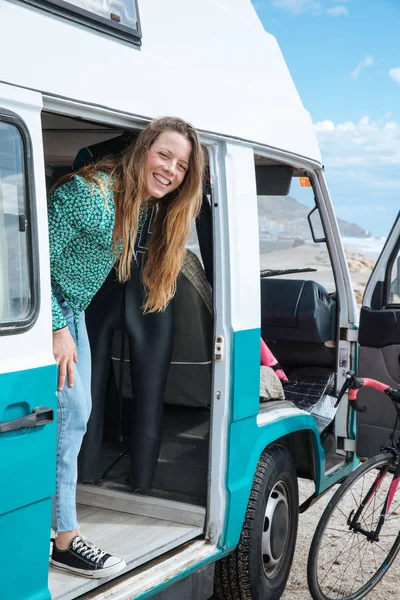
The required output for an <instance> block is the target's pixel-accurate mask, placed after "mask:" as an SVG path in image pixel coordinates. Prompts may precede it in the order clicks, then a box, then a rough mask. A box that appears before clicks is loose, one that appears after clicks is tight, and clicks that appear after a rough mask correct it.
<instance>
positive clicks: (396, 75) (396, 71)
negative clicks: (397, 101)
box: [389, 67, 400, 83]
mask: <svg viewBox="0 0 400 600" xmlns="http://www.w3.org/2000/svg"><path fill="white" fill-rule="evenodd" d="M389 77H391V78H392V79H393V81H396V82H397V83H400V67H394V68H393V69H390V71H389Z"/></svg>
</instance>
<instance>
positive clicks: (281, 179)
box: [256, 165, 293, 196]
mask: <svg viewBox="0 0 400 600" xmlns="http://www.w3.org/2000/svg"><path fill="white" fill-rule="evenodd" d="M292 177H293V169H292V168H291V167H287V166H285V165H256V185H257V196H287V195H288V193H289V192H290V185H291V183H292Z"/></svg>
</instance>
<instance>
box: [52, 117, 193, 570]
mask: <svg viewBox="0 0 400 600" xmlns="http://www.w3.org/2000/svg"><path fill="white" fill-rule="evenodd" d="M202 172H203V154H202V149H201V146H200V142H199V139H198V135H197V133H196V131H195V130H194V129H193V127H192V126H191V125H189V124H188V123H186V122H184V121H182V120H180V119H177V118H170V117H164V118H161V119H157V120H155V121H152V122H151V123H150V124H149V125H148V126H147V127H146V128H145V129H144V130H143V131H142V132H141V134H140V135H139V137H138V139H137V141H136V143H135V144H134V146H133V147H130V148H128V150H127V151H126V152H125V153H124V155H123V156H122V157H120V158H116V159H108V160H103V161H100V162H98V163H97V164H94V165H88V166H86V167H83V168H82V169H80V170H79V171H78V172H77V173H75V174H73V175H69V176H67V177H65V178H63V179H62V180H61V181H60V182H59V183H58V186H57V188H56V189H55V190H54V191H53V192H52V193H51V195H50V197H49V204H48V212H49V236H50V268H51V282H52V312H53V352H54V357H55V360H56V363H57V365H58V414H59V418H58V447H57V486H56V495H55V499H54V510H53V528H54V530H55V531H56V534H57V537H56V539H55V541H54V544H53V552H52V558H51V564H52V565H53V566H55V567H58V568H61V569H64V570H67V571H72V572H74V573H78V574H81V575H85V576H89V577H95V578H101V577H110V576H111V575H115V574H116V573H118V572H119V571H121V570H122V569H124V567H125V563H124V561H123V560H122V559H120V558H118V557H115V556H112V555H110V554H107V553H105V552H103V551H101V550H100V549H99V548H98V547H97V546H96V545H95V544H93V542H90V541H89V540H87V539H86V538H84V537H83V536H82V535H81V533H80V530H79V525H78V522H77V515H76V481H77V457H78V453H79V449H80V447H81V443H82V438H83V435H84V433H85V429H86V424H87V421H88V419H89V415H90V410H91V396H90V379H91V372H90V371H91V359H90V347H89V343H88V338H87V332H86V327H85V319H84V310H85V308H86V307H87V306H88V305H89V303H90V301H91V300H92V298H93V296H94V295H95V294H96V292H97V291H98V289H99V288H100V287H101V285H102V284H103V282H104V281H105V279H106V277H107V275H108V274H109V272H110V270H111V269H112V267H113V266H114V264H115V263H116V262H117V261H118V262H117V267H116V268H117V273H118V279H119V281H121V282H125V281H127V280H128V279H129V278H130V275H131V268H132V264H133V265H135V261H132V258H135V239H136V232H137V230H138V228H139V227H140V226H141V225H142V224H143V222H144V221H145V220H146V215H147V211H148V209H149V208H150V207H154V204H157V215H156V218H155V221H154V224H153V226H152V235H151V239H150V242H149V244H148V252H147V259H146V264H145V266H144V268H143V272H142V281H143V286H144V290H145V302H144V305H143V311H144V312H157V311H162V310H164V309H165V308H166V306H167V305H168V303H169V301H170V300H171V298H172V297H173V295H174V292H175V287H176V279H177V276H178V274H179V271H180V268H181V266H182V262H183V257H184V248H185V242H186V239H187V236H188V234H189V232H190V229H191V227H192V224H193V221H194V219H195V217H196V216H197V214H198V211H199V209H200V204H201V188H202ZM133 268H135V266H133Z"/></svg>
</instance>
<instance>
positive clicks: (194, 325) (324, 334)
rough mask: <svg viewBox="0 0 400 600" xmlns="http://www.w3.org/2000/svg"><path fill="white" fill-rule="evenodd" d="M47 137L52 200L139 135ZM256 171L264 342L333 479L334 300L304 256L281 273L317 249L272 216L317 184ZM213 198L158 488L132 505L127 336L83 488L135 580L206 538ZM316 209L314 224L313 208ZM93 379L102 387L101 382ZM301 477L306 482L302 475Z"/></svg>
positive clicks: (177, 331) (73, 132)
mask: <svg viewBox="0 0 400 600" xmlns="http://www.w3.org/2000/svg"><path fill="white" fill-rule="evenodd" d="M42 127H43V139H44V158H45V170H46V180H47V186H48V189H49V190H50V189H51V188H52V186H53V185H54V184H55V183H56V182H57V181H58V180H59V178H60V177H61V176H63V175H65V174H67V173H70V172H72V171H73V170H75V168H77V166H79V165H81V164H83V162H85V161H87V160H91V159H95V158H99V157H102V156H105V155H107V154H115V153H120V152H121V151H122V150H123V148H124V147H125V146H126V144H127V143H129V142H130V141H131V140H132V136H133V137H134V136H135V135H136V133H135V132H131V131H125V130H122V129H118V128H116V127H110V126H108V125H104V124H99V123H95V122H89V121H84V120H81V119H78V118H70V117H66V116H63V115H59V114H50V113H47V112H44V113H43V114H42ZM124 145H125V146H124ZM255 167H256V174H257V186H258V199H259V220H260V256H261V269H262V271H261V313H262V314H261V328H262V337H263V339H264V340H265V342H266V343H267V344H268V346H269V347H270V349H271V350H272V351H273V353H274V354H275V356H276V357H277V358H278V360H279V362H280V364H281V365H282V368H283V369H284V370H285V372H286V374H287V376H288V379H289V381H288V382H287V383H285V386H284V391H285V397H286V400H285V401H284V402H286V403H293V404H294V405H296V406H298V407H300V408H303V409H304V410H307V411H309V412H311V413H312V414H314V415H315V418H316V419H317V424H318V426H319V429H320V432H321V440H322V443H323V445H324V448H325V451H326V460H327V464H326V470H329V469H331V468H332V467H334V466H335V465H337V464H339V463H340V462H343V460H344V456H343V455H342V454H336V447H335V436H334V411H333V413H332V411H331V412H329V408H330V407H332V396H333V395H334V389H335V374H336V364H337V356H336V354H337V352H336V345H335V340H336V339H337V303H336V295H335V290H334V289H333V288H332V289H330V290H327V289H326V288H325V286H324V285H323V283H320V282H319V280H318V279H317V278H315V277H314V276H315V275H317V272H316V271H315V266H314V265H312V266H310V265H309V264H304V263H302V262H301V257H300V256H299V258H298V260H299V261H300V262H299V263H298V264H294V265H293V267H292V268H291V269H289V268H288V267H287V265H286V266H283V267H282V265H281V264H280V263H279V261H278V260H277V259H276V257H277V256H278V255H279V251H280V250H283V251H285V252H286V251H287V250H288V249H290V248H296V247H297V246H298V247H300V246H302V245H303V246H304V247H306V246H307V245H309V244H310V243H312V244H313V243H314V241H313V240H312V239H311V241H310V240H309V239H308V237H307V236H305V237H304V239H303V240H300V239H299V234H298V232H297V231H296V228H295V227H293V224H291V223H288V228H287V230H285V228H284V227H282V222H280V225H279V226H278V225H277V223H278V221H279V219H278V217H276V215H275V217H276V218H275V221H274V219H272V220H271V219H270V220H268V218H269V217H268V214H269V212H268V211H269V209H270V208H271V206H272V204H271V202H272V203H273V206H272V207H278V208H279V203H280V202H282V201H283V200H284V199H286V198H289V199H290V198H291V196H290V195H289V196H288V194H289V191H290V187H291V185H293V181H294V180H298V179H299V177H307V174H306V173H304V172H299V171H297V170H296V169H294V168H292V167H290V165H282V164H278V163H277V162H276V161H273V160H270V159H266V158H264V157H262V156H258V155H255ZM277 167H278V171H277ZM279 167H280V168H281V171H279ZM282 167H284V172H283V171H282ZM285 178H286V179H285ZM282 181H283V184H282ZM285 181H286V184H285ZM266 182H267V183H266ZM210 194H211V192H210V190H209V189H207V188H206V189H205V190H204V197H203V207H202V211H201V213H200V219H199V220H198V223H197V227H196V228H195V229H194V231H193V232H192V234H191V236H190V238H189V240H188V244H187V248H188V250H189V252H188V253H187V257H188V259H187V264H185V267H184V269H182V273H181V275H180V277H179V280H178V289H177V294H176V297H175V298H174V300H173V310H174V342H173V351H172V359H171V363H170V370H169V375H168V381H167V387H166V392H165V400H164V411H163V419H162V437H161V442H160V452H159V456H158V461H157V465H156V469H155V473H154V477H153V483H152V486H151V488H149V489H147V490H146V491H145V492H139V493H132V488H131V486H130V485H129V462H130V445H129V431H130V427H131V423H130V419H131V412H130V406H131V404H132V402H134V401H135V398H133V395H132V382H131V379H130V372H129V368H127V364H128V363H129V349H128V346H129V345H128V343H127V340H126V334H125V333H124V332H123V331H121V330H119V331H118V330H117V331H115V333H114V336H113V339H112V352H111V356H112V358H111V361H110V365H109V373H108V383H107V391H106V403H105V414H104V430H103V433H102V445H101V451H100V455H99V460H98V464H97V470H96V474H95V477H94V480H93V481H90V482H87V481H84V482H82V483H80V485H79V486H78V504H79V519H80V525H81V528H82V530H83V531H84V532H85V535H87V536H88V537H89V538H91V539H94V540H95V541H96V543H98V544H99V546H104V547H107V548H110V549H111V550H112V551H113V552H115V553H116V554H119V555H121V556H123V557H124V558H125V560H126V563H127V569H128V570H132V569H135V568H138V567H140V566H141V565H144V564H145V563H146V564H147V563H149V562H150V561H154V560H156V559H157V557H159V556H161V555H164V554H166V553H168V552H171V551H172V550H174V549H175V548H177V547H180V546H182V545H183V544H185V543H187V542H189V541H190V540H194V539H196V538H201V537H202V536H204V528H205V519H206V504H207V494H208V489H207V483H208V474H209V431H210V420H211V414H212V406H211V398H212V394H211V391H212V368H213V362H212V361H213V338H214V334H213V299H212V283H213V279H212V272H213V265H212V260H213V251H212V222H211V219H212V217H211V212H212V211H211V195H210ZM311 204H312V203H311ZM301 206H302V205H301ZM310 206H311V205H310ZM311 208H312V206H311ZM306 209H307V213H308V212H309V211H310V207H306ZM274 210H275V209H274ZM299 211H300V212H301V208H300V209H299ZM303 212H304V211H303ZM274 214H275V213H274ZM309 237H310V236H309ZM149 360H151V357H149ZM92 376H93V377H96V373H94V372H93V374H92ZM270 404H274V403H268V402H266V403H264V402H262V403H261V404H260V410H261V411H265V410H269V406H270ZM326 413H328V416H327V414H326ZM299 471H300V472H299V474H300V475H302V473H301V468H300V469H299ZM305 474H307V469H306V468H305ZM49 585H50V591H51V594H52V598H53V600H67V599H68V600H69V599H71V598H77V597H78V596H80V595H82V594H84V593H86V592H88V591H89V590H91V589H93V588H95V587H97V586H99V585H101V582H98V581H95V580H90V579H87V580H86V579H84V578H81V577H77V576H74V575H69V574H66V573H63V572H60V571H56V570H53V569H51V573H50V583H49Z"/></svg>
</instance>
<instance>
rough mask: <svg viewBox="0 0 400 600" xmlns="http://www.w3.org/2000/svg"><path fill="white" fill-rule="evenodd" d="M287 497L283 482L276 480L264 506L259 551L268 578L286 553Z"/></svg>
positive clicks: (274, 572)
mask: <svg viewBox="0 0 400 600" xmlns="http://www.w3.org/2000/svg"><path fill="white" fill-rule="evenodd" d="M288 498H289V494H288V490H287V487H286V485H285V483H283V481H278V482H277V483H276V484H275V485H274V487H273V489H272V491H271V493H270V495H269V498H268V501H267V505H266V507H265V517H264V531H263V534H262V544H261V551H262V562H263V566H264V573H265V575H266V576H267V577H269V578H271V577H274V576H275V575H276V573H278V571H279V569H280V568H281V564H282V562H283V559H284V557H285V554H286V548H287V544H288V538H289V526H290V508H289V501H288Z"/></svg>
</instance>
